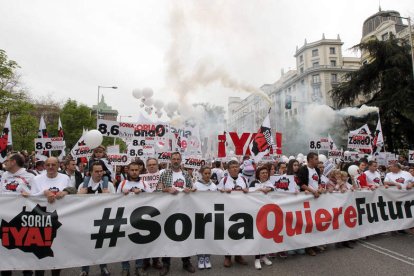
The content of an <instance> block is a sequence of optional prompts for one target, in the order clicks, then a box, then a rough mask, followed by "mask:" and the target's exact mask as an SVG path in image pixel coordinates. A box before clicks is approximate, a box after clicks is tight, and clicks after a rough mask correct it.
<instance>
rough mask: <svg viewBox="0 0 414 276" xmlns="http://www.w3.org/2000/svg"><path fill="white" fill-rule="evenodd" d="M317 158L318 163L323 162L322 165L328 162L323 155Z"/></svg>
mask: <svg viewBox="0 0 414 276" xmlns="http://www.w3.org/2000/svg"><path fill="white" fill-rule="evenodd" d="M318 158H319V162H323V163H325V162H326V160H328V158H326V156H325V155H324V154H319V155H318Z"/></svg>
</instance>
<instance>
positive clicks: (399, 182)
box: [384, 163, 414, 189]
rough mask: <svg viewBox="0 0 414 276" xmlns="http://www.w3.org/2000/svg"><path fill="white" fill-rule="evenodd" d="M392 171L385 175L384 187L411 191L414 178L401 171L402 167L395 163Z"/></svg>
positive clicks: (391, 168)
mask: <svg viewBox="0 0 414 276" xmlns="http://www.w3.org/2000/svg"><path fill="white" fill-rule="evenodd" d="M390 171H391V172H389V173H387V174H386V175H385V179H384V186H385V188H388V187H389V186H396V187H397V188H398V189H411V188H412V187H413V185H414V177H413V176H412V175H411V174H410V173H409V172H406V171H403V170H401V165H400V164H398V163H394V164H392V165H391V166H390Z"/></svg>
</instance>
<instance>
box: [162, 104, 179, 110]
mask: <svg viewBox="0 0 414 276" xmlns="http://www.w3.org/2000/svg"><path fill="white" fill-rule="evenodd" d="M164 109H165V110H166V111H167V112H174V111H176V110H177V109H178V104H177V103H174V102H169V103H168V104H167V105H166V106H165V107H164Z"/></svg>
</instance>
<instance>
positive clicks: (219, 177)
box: [211, 168, 224, 183]
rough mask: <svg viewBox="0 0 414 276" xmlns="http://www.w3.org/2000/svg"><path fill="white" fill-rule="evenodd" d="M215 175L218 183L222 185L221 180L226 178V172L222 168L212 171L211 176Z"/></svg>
mask: <svg viewBox="0 0 414 276" xmlns="http://www.w3.org/2000/svg"><path fill="white" fill-rule="evenodd" d="M213 173H215V174H216V175H217V183H220V181H221V179H222V178H223V177H224V171H223V170H222V169H220V168H213V169H211V175H213Z"/></svg>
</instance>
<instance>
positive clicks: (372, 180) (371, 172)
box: [364, 160, 382, 187]
mask: <svg viewBox="0 0 414 276" xmlns="http://www.w3.org/2000/svg"><path fill="white" fill-rule="evenodd" d="M364 174H365V175H366V178H367V183H368V185H369V186H372V185H375V186H377V187H379V186H381V185H382V181H381V175H380V173H379V172H378V163H377V161H374V160H371V161H369V162H368V170H367V171H365V172H364Z"/></svg>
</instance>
